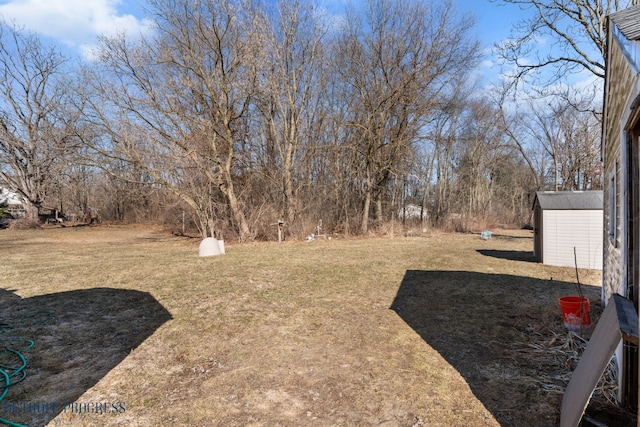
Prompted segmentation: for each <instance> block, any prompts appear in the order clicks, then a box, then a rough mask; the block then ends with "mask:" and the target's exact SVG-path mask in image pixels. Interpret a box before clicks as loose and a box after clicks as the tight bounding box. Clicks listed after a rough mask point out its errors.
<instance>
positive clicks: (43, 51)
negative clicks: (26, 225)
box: [0, 22, 78, 219]
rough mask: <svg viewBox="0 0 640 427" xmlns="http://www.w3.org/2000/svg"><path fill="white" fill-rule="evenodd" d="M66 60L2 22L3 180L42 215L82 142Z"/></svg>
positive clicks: (0, 115) (29, 212)
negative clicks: (58, 181)
mask: <svg viewBox="0 0 640 427" xmlns="http://www.w3.org/2000/svg"><path fill="white" fill-rule="evenodd" d="M67 66H68V60H67V59H66V58H65V57H64V56H63V55H62V54H61V53H60V51H59V50H58V49H56V48H55V47H51V46H47V45H45V44H43V43H42V42H41V41H40V40H39V39H38V38H37V37H36V36H35V35H33V34H30V33H27V32H25V31H23V30H21V29H19V28H17V27H15V26H11V25H8V24H6V23H4V22H0V184H1V185H4V186H7V187H9V188H10V189H11V190H13V191H15V192H16V193H17V194H19V195H20V196H21V197H22V199H23V201H24V202H25V205H26V206H25V209H26V211H27V217H28V218H30V219H37V218H38V211H39V209H40V208H41V207H42V206H43V204H44V203H45V202H46V200H47V197H48V196H49V195H51V194H52V193H53V192H55V187H56V180H57V179H58V177H59V176H60V175H61V174H62V172H63V169H64V168H65V166H66V165H68V161H69V159H70V158H71V155H72V154H73V151H74V150H75V148H76V147H77V146H78V139H77V137H76V133H77V130H76V127H75V126H76V120H77V117H78V112H77V111H76V110H74V109H73V108H71V106H72V105H73V104H72V99H73V97H74V96H75V90H74V88H73V87H72V85H71V83H70V82H69V81H68V80H67V79H66V77H65V73H66V72H68V68H67Z"/></svg>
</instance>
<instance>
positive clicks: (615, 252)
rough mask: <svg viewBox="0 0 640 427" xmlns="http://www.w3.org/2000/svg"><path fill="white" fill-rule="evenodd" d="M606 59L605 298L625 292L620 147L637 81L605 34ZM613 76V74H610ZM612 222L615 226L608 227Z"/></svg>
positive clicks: (623, 161) (622, 157) (623, 169)
mask: <svg viewBox="0 0 640 427" xmlns="http://www.w3.org/2000/svg"><path fill="white" fill-rule="evenodd" d="M608 48H609V53H608V58H609V63H608V68H607V79H606V83H605V85H606V89H605V94H606V97H605V104H606V116H605V118H604V126H603V160H604V179H605V180H607V181H609V180H611V179H612V178H614V179H615V183H616V185H615V186H614V187H613V189H611V188H610V185H608V182H607V183H605V185H604V210H603V213H604V217H603V221H604V235H603V252H604V253H603V255H604V265H603V275H602V294H603V295H602V297H603V300H604V301H605V302H606V301H608V300H609V298H610V297H611V295H612V294H614V293H619V294H622V295H625V294H626V275H627V272H626V269H625V266H626V264H627V263H626V260H625V259H624V257H625V256H626V252H625V251H624V249H623V248H624V244H625V243H626V229H627V226H626V223H625V221H626V213H625V209H626V206H625V200H626V197H627V195H626V193H625V192H624V191H623V190H622V188H623V187H624V186H623V185H622V184H623V183H625V182H627V167H626V162H627V153H626V152H625V151H623V150H622V149H621V147H622V146H625V147H626V141H622V140H621V138H623V135H624V134H625V132H624V126H625V124H626V122H627V119H628V114H629V113H628V111H629V105H630V104H631V102H632V101H633V99H632V94H633V93H634V92H635V87H636V85H637V83H638V82H637V74H636V73H635V71H634V70H633V69H632V67H631V66H630V65H629V63H628V61H627V59H626V57H625V56H624V53H623V51H622V50H621V49H620V46H619V44H618V43H615V42H614V40H613V37H612V35H611V34H609V43H608ZM611 76H615V78H611ZM611 191H615V197H610V196H611V195H610V192H611ZM611 200H613V201H614V202H613V203H615V205H616V206H615V209H611ZM611 212H614V213H615V216H616V218H615V220H613V221H611V219H610V215H611ZM610 224H614V228H615V230H611V229H610V227H611V226H610Z"/></svg>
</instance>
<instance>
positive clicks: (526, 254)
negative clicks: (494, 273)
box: [477, 249, 536, 262]
mask: <svg viewBox="0 0 640 427" xmlns="http://www.w3.org/2000/svg"><path fill="white" fill-rule="evenodd" d="M477 252H478V253H479V254H481V255H484V256H490V257H493V258H500V259H507V260H510V261H527V262H536V259H535V258H534V257H533V252H532V251H500V250H496V249H478V250H477Z"/></svg>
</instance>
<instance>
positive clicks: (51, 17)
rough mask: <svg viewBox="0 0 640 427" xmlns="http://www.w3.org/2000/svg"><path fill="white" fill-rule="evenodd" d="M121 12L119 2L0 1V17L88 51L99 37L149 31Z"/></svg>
mask: <svg viewBox="0 0 640 427" xmlns="http://www.w3.org/2000/svg"><path fill="white" fill-rule="evenodd" d="M122 8H123V7H122V1H121V0H9V1H3V0H0V17H1V18H3V19H4V20H6V21H7V22H14V23H16V24H17V25H18V26H20V27H24V28H25V29H26V30H29V31H33V32H35V33H38V34H41V35H44V36H47V37H51V38H52V39H55V40H58V41H59V42H61V43H64V44H65V45H67V46H69V47H71V48H76V49H79V50H80V51H88V50H89V49H90V48H91V46H93V45H94V44H95V43H96V39H97V37H98V36H100V35H111V34H115V33H118V32H127V33H129V34H132V35H133V34H139V33H144V32H147V31H149V28H150V22H149V21H148V20H146V19H141V18H138V17H136V16H134V15H133V14H131V13H126V12H124V11H122V10H121V9H122Z"/></svg>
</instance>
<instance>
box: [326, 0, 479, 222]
mask: <svg viewBox="0 0 640 427" xmlns="http://www.w3.org/2000/svg"><path fill="white" fill-rule="evenodd" d="M471 26H472V21H470V20H469V19H466V18H462V19H458V18H457V17H456V16H455V12H454V10H453V8H452V4H451V3H450V2H448V3H444V4H442V5H440V7H438V8H437V7H433V8H429V7H428V6H426V5H424V4H423V3H419V2H412V1H399V0H370V1H368V2H367V9H366V11H365V13H364V17H363V15H361V14H359V13H355V12H352V13H351V14H349V16H348V18H347V23H346V25H345V26H344V28H343V29H342V32H341V34H340V36H339V40H338V42H337V49H336V55H335V56H336V69H337V73H338V75H339V78H340V80H341V81H342V82H343V88H344V94H345V100H346V102H348V103H349V105H350V110H349V116H348V117H347V118H346V125H347V126H350V127H353V128H355V134H354V136H355V137H356V138H357V140H356V141H355V144H354V145H353V147H352V148H353V153H354V156H355V158H356V159H357V160H356V163H357V164H358V169H356V170H360V171H361V182H362V188H363V208H362V218H361V221H360V224H361V229H360V231H361V233H366V232H367V230H368V226H369V211H370V208H371V205H372V204H373V205H374V206H375V208H376V209H375V212H376V219H377V220H378V221H381V220H382V199H383V196H384V195H385V187H386V185H387V183H388V182H389V179H390V178H391V177H392V175H393V174H394V169H395V168H396V167H397V166H398V165H399V164H401V163H402V160H403V157H404V156H405V155H406V153H407V152H408V151H409V150H408V149H409V146H410V145H411V144H412V143H413V141H414V140H415V138H416V136H417V132H418V131H419V129H420V128H421V127H422V126H423V124H424V123H425V120H426V118H427V117H429V114H430V112H431V111H432V109H433V108H434V105H435V102H436V100H437V99H438V97H439V96H440V95H441V94H442V92H443V91H444V90H445V88H447V87H448V85H449V83H450V82H451V81H452V79H453V77H454V76H455V75H456V73H461V74H463V73H465V70H468V69H469V68H471V66H472V65H473V64H474V61H475V60H476V59H477V58H478V50H477V47H478V46H477V44H476V43H474V42H473V41H471V40H470V39H469V38H468V31H469V30H470V28H471Z"/></svg>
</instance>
